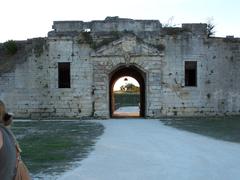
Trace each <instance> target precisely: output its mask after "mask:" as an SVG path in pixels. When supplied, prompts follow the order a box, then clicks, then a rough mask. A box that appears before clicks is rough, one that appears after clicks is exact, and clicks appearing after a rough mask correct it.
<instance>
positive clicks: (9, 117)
mask: <svg viewBox="0 0 240 180" xmlns="http://www.w3.org/2000/svg"><path fill="white" fill-rule="evenodd" d="M3 122H4V125H5V126H8V125H10V124H11V123H12V115H11V114H8V113H5V115H4V117H3Z"/></svg>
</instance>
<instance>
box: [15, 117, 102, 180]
mask: <svg viewBox="0 0 240 180" xmlns="http://www.w3.org/2000/svg"><path fill="white" fill-rule="evenodd" d="M12 130H13V132H14V134H15V135H16V137H17V139H18V141H19V143H20V146H21V148H22V151H23V152H22V159H23V160H24V162H25V163H26V165H27V166H28V168H29V170H30V172H31V174H32V176H33V177H34V178H35V179H37V178H40V179H41V178H43V177H45V176H46V175H48V176H56V175H58V174H60V173H63V172H64V171H66V170H68V169H69V168H71V167H72V166H73V165H74V162H76V161H79V160H81V159H83V158H85V157H86V156H87V155H88V153H89V152H90V151H91V150H92V149H93V145H94V143H95V141H96V139H97V137H99V136H100V135H101V134H102V133H103V130H104V127H103V126H102V125H100V124H98V123H94V122H91V121H89V122H86V121H29V122H21V121H16V122H14V125H13V127H12Z"/></svg>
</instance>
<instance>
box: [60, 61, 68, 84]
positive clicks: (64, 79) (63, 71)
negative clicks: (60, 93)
mask: <svg viewBox="0 0 240 180" xmlns="http://www.w3.org/2000/svg"><path fill="white" fill-rule="evenodd" d="M58 88H70V63H69V62H67V63H58Z"/></svg>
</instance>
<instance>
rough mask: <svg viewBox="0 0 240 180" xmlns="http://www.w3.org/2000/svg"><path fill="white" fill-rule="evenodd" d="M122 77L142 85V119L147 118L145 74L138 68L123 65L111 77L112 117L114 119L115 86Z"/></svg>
mask: <svg viewBox="0 0 240 180" xmlns="http://www.w3.org/2000/svg"><path fill="white" fill-rule="evenodd" d="M122 76H131V77H133V78H134V79H136V80H137V81H138V83H139V85H140V103H139V106H140V107H139V108H140V113H139V116H140V117H145V73H144V72H143V71H141V70H140V69H139V68H137V67H136V66H134V65H130V66H126V65H122V66H120V67H118V68H117V69H115V70H114V71H113V72H112V73H110V75H109V80H110V82H109V88H110V89H109V99H110V101H109V102H110V103H109V112H110V117H114V114H113V112H114V110H115V107H114V93H113V86H114V84H115V82H116V81H117V80H118V79H119V78H120V77H122Z"/></svg>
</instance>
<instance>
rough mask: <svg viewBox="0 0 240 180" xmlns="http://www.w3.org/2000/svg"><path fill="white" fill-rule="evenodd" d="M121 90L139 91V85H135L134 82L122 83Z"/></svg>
mask: <svg viewBox="0 0 240 180" xmlns="http://www.w3.org/2000/svg"><path fill="white" fill-rule="evenodd" d="M120 91H122V92H139V87H138V86H135V85H134V84H132V83H128V84H126V85H122V86H121V87H120Z"/></svg>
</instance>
